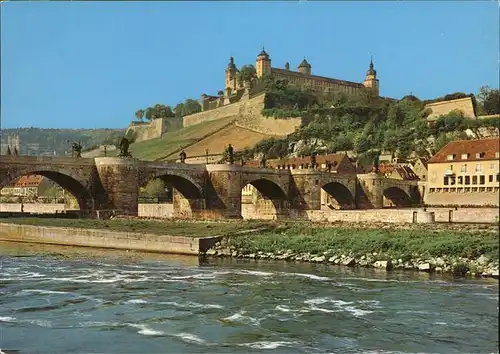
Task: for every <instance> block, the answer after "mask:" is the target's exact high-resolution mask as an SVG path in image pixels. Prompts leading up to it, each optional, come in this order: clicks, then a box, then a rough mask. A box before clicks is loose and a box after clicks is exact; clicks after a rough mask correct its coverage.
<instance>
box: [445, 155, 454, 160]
mask: <svg viewBox="0 0 500 354" xmlns="http://www.w3.org/2000/svg"><path fill="white" fill-rule="evenodd" d="M455 156H456V155H455V154H451V155H448V156H446V160H448V161H451V160H455Z"/></svg>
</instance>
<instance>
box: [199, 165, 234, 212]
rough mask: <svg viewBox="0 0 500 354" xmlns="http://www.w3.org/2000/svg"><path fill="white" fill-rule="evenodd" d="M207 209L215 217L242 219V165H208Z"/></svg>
mask: <svg viewBox="0 0 500 354" xmlns="http://www.w3.org/2000/svg"><path fill="white" fill-rule="evenodd" d="M206 168H207V172H208V180H207V185H206V198H207V209H210V214H211V215H212V217H213V218H231V219H242V216H241V188H242V186H241V171H240V170H241V166H239V165H221V164H217V165H215V164H214V165H207V166H206Z"/></svg>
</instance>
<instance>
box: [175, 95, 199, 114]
mask: <svg viewBox="0 0 500 354" xmlns="http://www.w3.org/2000/svg"><path fill="white" fill-rule="evenodd" d="M198 112H201V104H200V102H198V101H197V100H193V99H192V98H188V99H186V100H185V101H184V102H182V103H179V104H178V105H177V106H175V108H174V113H175V116H176V117H185V116H188V115H190V114H195V113H198Z"/></svg>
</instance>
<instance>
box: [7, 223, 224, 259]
mask: <svg viewBox="0 0 500 354" xmlns="http://www.w3.org/2000/svg"><path fill="white" fill-rule="evenodd" d="M220 239H221V237H205V238H192V237H183V236H168V235H153V234H144V233H132V232H118V231H104V230H91V229H80V228H61V227H42V226H31V225H15V224H7V223H0V241H16V242H31V243H44V244H53V245H66V246H84V247H98V248H114V249H126V250H136V251H150V252H163V253H174V254H187V255H198V254H199V253H200V252H205V251H206V250H208V249H209V248H210V247H212V246H213V245H214V244H215V243H216V242H217V241H219V240H220Z"/></svg>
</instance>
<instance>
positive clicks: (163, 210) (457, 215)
mask: <svg viewBox="0 0 500 354" xmlns="http://www.w3.org/2000/svg"><path fill="white" fill-rule="evenodd" d="M4 206H8V208H7V207H6V209H4ZM30 208H32V209H30ZM33 210H38V211H33ZM40 210H42V211H40ZM56 210H64V204H24V211H25V212H40V213H55V211H56ZM0 211H17V212H18V211H21V204H0ZM138 211H139V212H138V216H140V217H151V218H160V219H161V218H170V217H172V213H173V204H139V210H138ZM414 211H418V209H369V210H307V211H301V212H300V213H299V212H297V211H293V210H292V211H290V213H291V214H290V217H291V218H307V219H309V220H311V221H328V222H336V221H345V222H389V223H411V222H413V212H414ZM427 211H429V212H434V214H435V220H436V221H437V222H450V221H451V222H461V223H495V222H498V221H499V220H500V208H458V209H457V210H455V209H451V208H427ZM266 214H268V217H267V218H268V219H273V214H274V213H273V212H272V211H269V212H266ZM242 215H243V216H244V217H245V218H248V219H262V218H263V217H262V214H259V213H258V211H256V209H255V207H254V206H253V204H242ZM450 215H451V219H450Z"/></svg>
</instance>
